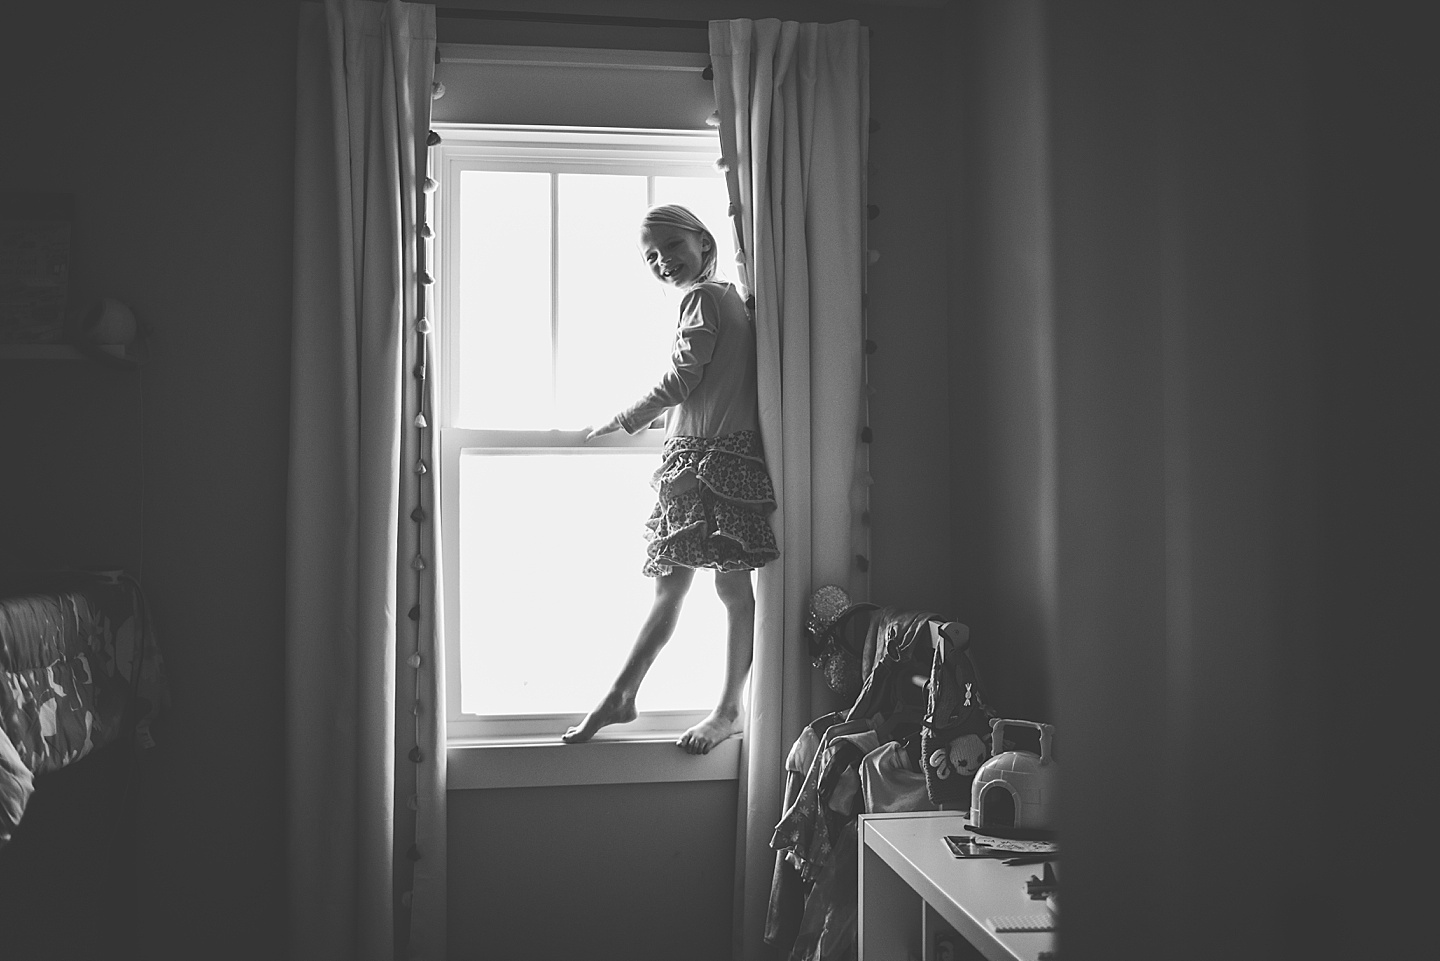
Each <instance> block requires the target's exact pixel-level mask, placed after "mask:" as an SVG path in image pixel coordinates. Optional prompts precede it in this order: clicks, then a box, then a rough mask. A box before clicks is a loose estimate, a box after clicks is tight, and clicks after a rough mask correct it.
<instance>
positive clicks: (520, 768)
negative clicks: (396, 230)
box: [430, 123, 739, 787]
mask: <svg viewBox="0 0 1440 961" xmlns="http://www.w3.org/2000/svg"><path fill="white" fill-rule="evenodd" d="M434 127H435V129H436V131H437V132H438V133H439V134H440V135H441V143H440V144H439V145H437V146H435V147H432V148H431V158H430V159H431V165H430V169H431V171H432V174H431V175H432V176H433V177H435V179H436V180H437V181H438V185H439V186H438V190H437V191H436V198H435V201H434V202H433V204H432V217H433V219H434V221H435V222H434V224H433V226H434V227H435V229H436V236H437V239H438V240H439V241H440V242H439V243H438V244H437V245H436V247H437V248H438V251H437V252H438V253H439V255H440V256H439V259H438V262H437V263H436V264H435V273H436V281H437V283H436V284H435V286H434V287H433V288H432V290H433V291H434V292H435V295H436V296H435V312H434V316H435V320H436V331H437V337H438V347H439V350H438V355H439V356H438V358H437V359H438V365H437V369H436V373H437V374H438V381H439V383H438V391H437V398H436V402H437V411H436V414H437V429H438V436H439V446H440V451H439V453H440V465H439V466H440V477H439V487H440V512H439V516H440V525H441V528H440V529H441V533H442V536H441V550H442V558H443V565H442V574H443V597H444V627H445V629H444V631H443V634H444V637H445V648H446V656H447V660H448V663H449V664H451V665H458V664H459V654H460V652H459V643H460V641H459V631H458V629H457V628H458V625H459V617H460V613H459V608H460V600H459V546H458V543H457V542H458V537H457V536H455V534H454V525H455V521H454V520H453V519H454V518H458V516H459V514H458V511H459V503H458V492H457V488H458V485H457V483H456V478H457V477H458V472H459V465H460V461H461V458H463V457H465V456H471V455H472V454H474V453H475V452H482V453H484V454H488V455H498V456H525V455H526V454H527V453H534V452H554V451H557V450H561V451H563V450H575V451H577V452H580V451H581V448H582V444H583V447H584V448H585V449H588V450H591V451H598V450H606V449H608V450H615V449H624V448H629V449H633V450H635V452H636V453H637V454H640V453H642V452H644V453H646V454H650V455H652V456H653V454H654V453H655V452H656V451H658V449H659V448H660V446H661V444H662V442H663V433H664V432H663V430H662V429H660V428H658V427H657V426H655V425H652V427H651V428H650V429H649V430H647V431H642V432H639V433H637V434H635V435H633V436H632V435H627V434H625V433H624V432H616V433H614V434H610V435H607V436H605V437H602V438H598V439H597V440H595V441H591V442H590V443H588V444H584V443H583V432H581V431H559V430H475V429H467V428H461V427H456V426H453V414H452V412H453V411H455V410H456V406H457V403H458V387H457V385H458V383H459V380H458V377H459V375H460V373H461V372H460V371H458V370H456V369H455V368H454V367H452V364H455V363H456V360H455V358H456V357H457V353H458V352H457V350H456V349H455V348H456V346H457V343H458V336H459V332H458V329H457V327H456V325H450V324H446V323H445V306H446V304H448V303H453V302H455V299H456V297H457V287H458V277H459V271H458V270H456V269H452V268H451V264H450V263H449V261H450V259H451V258H452V257H453V256H455V253H456V251H458V249H459V243H458V236H457V225H456V223H455V220H456V218H455V217H454V215H453V213H452V209H453V205H454V204H457V203H458V193H459V192H458V191H457V190H454V189H449V190H447V189H446V188H447V186H448V185H451V184H457V183H458V181H459V175H460V173H461V172H462V171H464V170H506V171H539V172H549V173H552V174H556V173H627V174H635V175H647V176H650V177H654V176H708V177H714V176H715V175H716V174H715V170H714V161H715V158H716V157H717V156H719V144H718V138H717V137H716V135H715V133H714V132H713V131H704V130H702V131H695V130H679V131H659V130H641V129H628V128H627V129H617V128H609V129H597V128H557V127H535V126H516V125H494V124H440V123H437V124H434ZM553 182H554V181H553V180H552V184H553ZM652 199H653V195H652ZM552 233H553V232H552ZM556 242H558V239H557V241H556ZM552 256H553V255H552ZM553 309H554V308H553V307H552V310H553ZM553 322H554V321H553V319H552V323H553ZM657 424H658V422H657ZM447 519H450V520H449V521H448V523H447ZM447 535H448V536H447ZM616 669H617V670H618V669H619V665H618V664H617V665H616ZM446 673H447V677H446V682H445V683H446V693H447V702H448V705H449V707H448V710H447V715H448V716H447V740H448V742H449V744H450V745H451V747H452V749H453V748H455V747H457V746H477V745H488V746H492V747H508V748H512V749H513V748H515V747H517V746H524V745H527V744H528V745H532V746H533V745H540V744H542V743H544V744H545V745H546V746H547V747H548V746H551V745H552V744H553V742H555V741H556V738H557V737H558V732H560V731H563V730H565V729H566V728H567V727H568V726H570V725H572V724H575V723H577V722H578V721H579V720H580V719H581V717H582V716H583V715H581V714H560V715H522V716H492V717H479V716H476V715H466V714H464V713H462V712H461V710H460V704H461V697H460V693H461V692H460V683H461V679H460V671H458V670H450V671H447V672H446ZM706 713H708V710H696V711H651V712H643V713H642V714H641V715H640V717H639V718H637V719H636V720H635V721H634V722H631V723H629V724H625V725H621V726H616V727H611V728H606V729H604V730H603V731H602V732H601V733H600V735H598V736H597V740H599V741H607V742H620V743H628V744H638V743H641V742H658V741H663V742H666V743H665V746H666V747H667V748H669V751H670V752H671V753H672V754H673V753H680V752H677V750H676V749H675V748H674V747H673V745H671V744H669V743H668V742H669V741H673V739H674V736H675V735H676V734H678V733H679V732H681V731H683V730H685V729H686V728H688V727H690V726H691V725H693V724H695V723H697V722H698V721H700V720H701V719H703V717H704V716H705V715H706ZM738 741H739V738H732V739H730V742H729V743H730V746H729V747H724V745H722V748H724V749H723V750H718V751H712V752H711V753H712V754H713V755H715V757H714V758H713V759H712V760H711V761H710V763H708V764H702V765H693V764H692V765H690V766H689V768H688V770H687V771H685V772H684V773H683V774H680V775H679V777H682V778H700V779H706V778H713V777H734V776H735V774H734V764H735V763H736V762H737V761H738V747H737V745H736V743H734V742H738ZM560 746H561V747H565V746H564V745H560ZM613 746H614V745H613V744H612V745H611V746H610V747H602V748H601V749H602V750H608V749H612V748H613ZM451 754H452V759H451V765H452V775H454V774H457V773H458V774H460V775H461V776H460V778H459V780H460V781H462V784H461V785H460V786H474V787H481V786H523V785H526V784H549V783H577V782H584V783H602V782H606V781H614V780H672V779H676V777H675V776H673V775H654V774H652V775H649V776H646V775H643V774H642V775H640V776H619V777H617V776H616V775H615V772H613V771H609V770H608V768H607V766H606V765H604V764H596V763H591V764H586V763H583V762H584V761H586V760H591V761H593V760H594V757H592V756H591V755H595V757H598V756H599V755H598V754H595V752H594V751H593V750H592V751H589V752H587V753H586V754H584V755H580V754H578V753H576V752H575V751H574V749H573V748H572V749H571V752H570V753H569V754H568V755H564V754H563V753H562V754H554V753H553V752H549V753H548V754H547V756H548V757H551V758H554V759H556V760H559V759H560V758H561V757H565V756H568V757H569V758H570V759H572V761H574V762H575V764H574V765H570V766H571V767H574V768H575V770H573V771H571V772H570V774H566V775H555V774H554V773H553V772H552V773H549V774H546V773H544V765H541V766H540V767H538V768H537V767H535V766H534V765H533V764H531V760H533V757H532V756H531V755H528V754H525V753H524V752H523V751H522V753H521V754H519V755H514V758H516V759H515V760H512V761H511V762H508V766H507V762H504V761H500V763H498V764H497V763H496V762H497V760H499V759H498V758H497V757H496V756H495V755H493V754H492V755H491V756H490V757H487V759H486V763H487V769H486V773H484V774H477V773H475V772H474V771H472V772H471V773H470V774H468V775H467V774H465V773H464V772H465V770H466V768H465V767H464V766H463V765H462V767H461V769H460V770H458V771H457V770H456V768H455V765H456V761H457V757H456V755H455V752H454V750H452V752H451ZM632 757H633V754H632ZM665 766H668V764H667V765H665ZM607 772H608V773H607ZM577 775H578V776H577ZM455 780H456V779H455V778H454V777H453V776H452V783H453V782H454V781H455ZM467 781H468V782H473V783H468V784H467V783H463V782H467Z"/></svg>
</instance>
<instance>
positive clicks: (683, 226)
mask: <svg viewBox="0 0 1440 961" xmlns="http://www.w3.org/2000/svg"><path fill="white" fill-rule="evenodd" d="M646 227H676V228H679V229H680V230H689V231H692V232H693V233H697V234H699V235H700V236H702V237H704V238H705V239H706V240H708V241H709V242H710V246H709V247H708V248H706V249H705V252H704V255H703V257H702V258H701V261H700V275H699V276H698V277H697V278H696V280H695V282H696V283H697V284H703V283H705V282H706V281H710V280H714V279H715V271H716V268H717V267H718V266H719V265H718V264H717V263H716V261H717V259H718V257H719V250H718V249H717V247H716V244H715V235H714V234H712V233H711V232H710V228H708V227H706V226H705V224H704V223H702V222H701V220H700V218H699V217H697V216H695V215H694V214H692V213H691V212H690V209H689V208H688V207H682V206H680V205H679V204H660V205H659V206H658V207H651V208H650V209H649V210H647V211H645V216H644V217H642V218H641V219H640V229H641V230H644V229H645V228H646Z"/></svg>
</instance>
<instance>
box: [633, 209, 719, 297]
mask: <svg viewBox="0 0 1440 961" xmlns="http://www.w3.org/2000/svg"><path fill="white" fill-rule="evenodd" d="M709 249H710V239H709V238H708V237H706V236H705V235H704V234H702V233H698V232H697V231H694V230H686V229H684V228H683V227H671V226H669V225H667V224H655V225H652V226H648V227H641V228H640V254H641V256H642V257H644V258H645V264H646V266H648V267H649V268H650V272H651V273H652V274H654V275H655V277H656V279H657V280H659V281H660V282H661V283H664V284H670V285H671V286H672V287H692V286H694V285H695V284H696V283H698V282H699V280H700V271H701V269H702V268H703V267H704V265H705V252H706V251H707V250H709Z"/></svg>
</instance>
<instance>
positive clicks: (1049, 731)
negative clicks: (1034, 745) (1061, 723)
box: [990, 717, 1055, 764]
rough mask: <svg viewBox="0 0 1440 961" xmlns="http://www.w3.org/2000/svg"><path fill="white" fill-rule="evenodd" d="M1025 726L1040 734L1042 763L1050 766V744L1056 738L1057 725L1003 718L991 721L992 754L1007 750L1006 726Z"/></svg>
mask: <svg viewBox="0 0 1440 961" xmlns="http://www.w3.org/2000/svg"><path fill="white" fill-rule="evenodd" d="M1007 724H1023V725H1024V726H1025V727H1033V728H1034V729H1035V730H1037V731H1039V732H1040V763H1041V764H1049V763H1050V761H1051V757H1050V743H1051V741H1053V740H1054V738H1055V725H1053V724H1041V723H1040V722H1039V721H1017V720H1015V719H1014V718H1011V719H1009V720H1007V719H1005V718H1003V717H995V718H991V719H990V753H991V754H999V753H1000V752H1001V751H1002V750H1004V748H1005V725H1007Z"/></svg>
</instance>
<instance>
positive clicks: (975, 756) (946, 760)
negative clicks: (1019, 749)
mask: <svg viewBox="0 0 1440 961" xmlns="http://www.w3.org/2000/svg"><path fill="white" fill-rule="evenodd" d="M961 627H962V628H963V627H964V625H961ZM955 633H957V634H960V633H961V632H955ZM969 634H970V632H969V631H968V630H964V631H963V634H962V635H961V636H959V637H946V636H943V635H942V640H941V641H940V642H939V643H937V644H936V645H935V647H934V653H933V657H932V660H931V663H930V681H929V684H928V686H927V691H926V711H925V719H924V721H923V722H922V724H921V728H920V766H921V770H923V771H924V772H925V790H926V793H928V794H929V795H930V800H931V801H933V802H934V803H935V804H937V805H942V804H950V805H952V806H953V805H955V804H957V803H959V804H963V805H964V806H966V807H968V806H969V804H970V784H971V782H972V781H973V780H974V779H975V772H976V771H977V770H979V768H980V765H981V764H983V763H985V761H986V759H988V758H989V757H990V756H991V755H992V754H993V753H994V751H995V748H996V746H995V745H992V744H991V730H990V721H991V719H992V718H996V717H999V714H998V713H996V711H995V709H994V708H992V707H991V706H990V705H989V704H988V703H987V702H986V700H985V695H984V692H983V689H982V687H981V684H980V673H979V672H978V671H977V670H976V669H975V662H974V661H973V660H972V659H971V657H970V651H969V643H970V636H969ZM1000 749H1001V750H1003V746H1002V747H1000Z"/></svg>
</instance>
